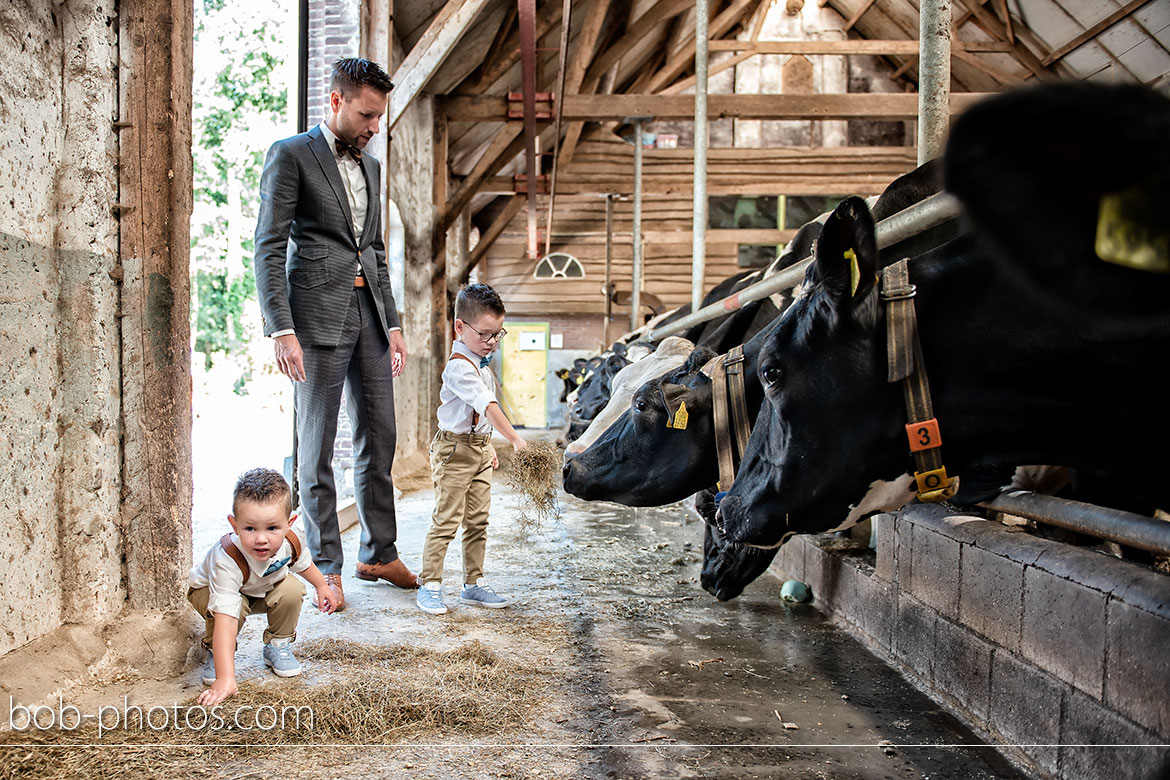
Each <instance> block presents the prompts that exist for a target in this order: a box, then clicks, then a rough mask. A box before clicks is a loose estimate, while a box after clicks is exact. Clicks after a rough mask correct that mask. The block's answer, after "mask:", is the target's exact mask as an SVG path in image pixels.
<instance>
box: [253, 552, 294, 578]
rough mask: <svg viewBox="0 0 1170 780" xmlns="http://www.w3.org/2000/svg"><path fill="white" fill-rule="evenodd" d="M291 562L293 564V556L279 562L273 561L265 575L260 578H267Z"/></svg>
mask: <svg viewBox="0 0 1170 780" xmlns="http://www.w3.org/2000/svg"><path fill="white" fill-rule="evenodd" d="M291 562H292V556H291V555H290V556H289V557H287V558H281V559H280V560H279V561H273V562H272V563H271V564H269V566H268V568H267V569H265V571H264V573H263V574H262V575H260V576H262V577H267V576H268V575H269V574H272V573H273V572H276V571H279V570H280V568H281V567H282V566H287V565H288V564H289V563H291Z"/></svg>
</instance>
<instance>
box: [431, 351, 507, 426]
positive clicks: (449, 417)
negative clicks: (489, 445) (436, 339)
mask: <svg viewBox="0 0 1170 780" xmlns="http://www.w3.org/2000/svg"><path fill="white" fill-rule="evenodd" d="M451 352H452V353H456V354H460V355H463V356H465V357H467V358H470V359H471V360H473V361H475V364H474V365H472V364H471V363H468V362H467V361H466V360H462V359H460V358H454V359H449V360H448V361H447V365H446V366H445V367H444V368H443V387H442V388H441V389H440V390H439V412H438V417H439V430H441V431H450V432H451V433H491V432H492V424H491V423H490V422H488V419H487V415H486V414H485V412H486V411H487V408H488V404H490V403H492V402H493V401H495V400H496V378H495V377H494V376H493V375H492V370H491V368H490V367H488V366H483V367H479V363H480V357H479V355H477V354H475V353H474V352H472V351H471V349H470V348H469V347H468V346H467V345H466V344H464V343H463V342H462V341H459V340H458V339H456V340H455V341H453V342H452V343H451ZM473 412H475V413H477V414H478V415H479V424H478V425H476V426H475V428H474V430H473V429H472V427H471V418H472V413H473Z"/></svg>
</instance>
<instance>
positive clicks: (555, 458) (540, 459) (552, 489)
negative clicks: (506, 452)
mask: <svg viewBox="0 0 1170 780" xmlns="http://www.w3.org/2000/svg"><path fill="white" fill-rule="evenodd" d="M505 478H506V480H507V482H508V484H509V485H511V486H512V487H513V488H515V489H516V491H517V492H519V493H520V496H521V499H520V501H521V503H520V514H519V515H518V516H517V519H518V520H519V521H520V525H521V527H522V528H525V529H527V530H536V529H539V528H540V527H541V526H542V525H543V524H544V523H545V521H547V520H552V519H555V518H557V517H559V516H560V513H561V507H560V505H559V504H558V503H557V489H558V488H559V487H560V484H561V451H560V450H559V449H557V448H556V447H554V446H553V445H552V444H549V443H548V442H543V441H534V442H529V443H528V446H527V447H525V448H524V449H522V450H516V451H515V453H513V455H512V462H511V463H510V464H509V465H508V470H507V472H506V474H505Z"/></svg>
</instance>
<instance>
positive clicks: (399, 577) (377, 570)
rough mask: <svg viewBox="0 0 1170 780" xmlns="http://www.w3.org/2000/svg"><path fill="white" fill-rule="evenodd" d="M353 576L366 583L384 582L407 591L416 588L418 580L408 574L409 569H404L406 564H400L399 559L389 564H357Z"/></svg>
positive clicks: (400, 560)
mask: <svg viewBox="0 0 1170 780" xmlns="http://www.w3.org/2000/svg"><path fill="white" fill-rule="evenodd" d="M355 576H357V578H358V579H359V580H366V581H367V582H377V581H378V580H386V582H389V583H390V584H391V585H397V586H398V587H400V588H406V589H407V590H409V589H411V588H417V587H418V578H417V577H415V576H414V575H413V574H412V573H411V572H410V569H408V568H406V564H405V563H403V562H402V559H401V558H399V559H398V560H395V561H391V562H390V563H359V564H358V565H357V572H356V575H355Z"/></svg>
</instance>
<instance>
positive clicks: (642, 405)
mask: <svg viewBox="0 0 1170 780" xmlns="http://www.w3.org/2000/svg"><path fill="white" fill-rule="evenodd" d="M634 411H635V412H644V411H646V399H645V398H636V399H634Z"/></svg>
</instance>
